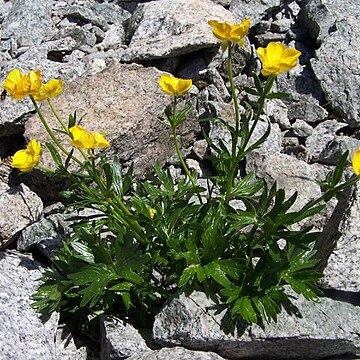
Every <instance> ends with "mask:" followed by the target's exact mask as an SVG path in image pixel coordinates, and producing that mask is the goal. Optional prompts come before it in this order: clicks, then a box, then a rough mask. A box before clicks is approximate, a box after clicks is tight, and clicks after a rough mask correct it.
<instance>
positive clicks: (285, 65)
mask: <svg viewBox="0 0 360 360" xmlns="http://www.w3.org/2000/svg"><path fill="white" fill-rule="evenodd" d="M257 54H258V56H259V58H260V60H261V63H262V70H261V73H262V74H263V75H264V76H269V75H275V76H277V75H279V74H281V73H283V72H285V71H289V70H291V69H292V68H293V67H295V66H296V64H297V59H298V58H299V56H300V55H301V52H300V51H298V50H296V49H292V48H287V47H286V46H285V45H284V44H282V43H279V42H270V43H269V44H268V46H267V47H266V48H262V47H260V48H258V49H257Z"/></svg>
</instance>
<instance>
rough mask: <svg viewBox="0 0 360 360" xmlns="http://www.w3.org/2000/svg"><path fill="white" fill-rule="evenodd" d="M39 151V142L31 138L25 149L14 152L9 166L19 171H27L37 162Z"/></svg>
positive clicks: (39, 155)
mask: <svg viewBox="0 0 360 360" xmlns="http://www.w3.org/2000/svg"><path fill="white" fill-rule="evenodd" d="M41 153H42V151H41V145H40V143H39V142H37V141H36V140H35V139H32V140H30V142H29V143H28V145H27V147H26V149H23V150H19V151H17V152H16V153H15V154H14V156H13V159H12V162H11V166H12V167H13V168H16V169H19V170H20V171H21V172H26V171H29V170H31V169H33V168H34V167H35V166H36V165H37V164H38V163H39V161H40V157H41Z"/></svg>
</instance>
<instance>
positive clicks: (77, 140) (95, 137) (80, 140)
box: [69, 125, 110, 149]
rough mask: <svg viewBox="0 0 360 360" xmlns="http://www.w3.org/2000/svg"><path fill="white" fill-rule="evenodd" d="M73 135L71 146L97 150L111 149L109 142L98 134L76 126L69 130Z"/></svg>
mask: <svg viewBox="0 0 360 360" xmlns="http://www.w3.org/2000/svg"><path fill="white" fill-rule="evenodd" d="M69 132H70V133H71V135H72V140H71V144H72V145H73V146H75V147H77V148H82V149H95V148H106V147H109V146H110V144H109V142H108V141H107V140H106V139H105V138H104V136H103V135H101V134H100V133H98V132H94V133H90V132H87V131H86V130H85V129H84V128H83V127H81V126H79V125H75V126H73V127H71V128H70V129H69Z"/></svg>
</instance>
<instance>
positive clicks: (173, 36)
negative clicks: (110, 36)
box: [122, 0, 234, 62]
mask: <svg viewBox="0 0 360 360" xmlns="http://www.w3.org/2000/svg"><path fill="white" fill-rule="evenodd" d="M211 19H216V20H218V21H229V22H234V17H233V15H232V14H231V12H229V11H228V10H225V9H224V8H223V7H222V6H221V5H218V4H215V3H213V2H212V1H210V0H158V1H150V2H148V3H144V4H139V6H138V7H137V9H136V11H135V12H134V14H133V16H132V18H131V20H130V25H129V29H128V38H129V46H128V48H127V49H126V50H125V52H124V54H123V56H122V61H125V62H132V61H143V60H150V59H159V58H167V57H174V56H179V55H183V54H188V53H191V52H194V51H197V50H200V49H205V48H209V47H214V46H216V45H218V44H219V41H218V40H217V39H216V38H215V36H214V35H213V33H212V30H211V27H210V26H209V25H208V23H207V21H208V20H211Z"/></svg>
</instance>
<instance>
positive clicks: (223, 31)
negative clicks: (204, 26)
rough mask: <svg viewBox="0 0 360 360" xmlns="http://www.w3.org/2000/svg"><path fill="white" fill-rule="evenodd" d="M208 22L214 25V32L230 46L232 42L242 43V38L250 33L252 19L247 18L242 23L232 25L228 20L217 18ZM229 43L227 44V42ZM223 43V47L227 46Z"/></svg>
mask: <svg viewBox="0 0 360 360" xmlns="http://www.w3.org/2000/svg"><path fill="white" fill-rule="evenodd" d="M208 24H209V25H210V26H211V27H212V30H213V34H214V36H215V37H217V38H218V39H219V40H221V41H222V43H225V46H226V45H227V46H226V47H228V45H229V43H230V42H233V43H236V44H242V42H241V40H242V39H243V38H244V37H245V36H246V35H247V34H248V32H249V28H250V19H249V18H247V19H245V20H244V21H243V22H241V23H240V24H235V25H230V24H229V23H227V22H219V21H217V20H210V21H208ZM226 43H227V44H226ZM225 46H224V45H223V44H222V47H225Z"/></svg>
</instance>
